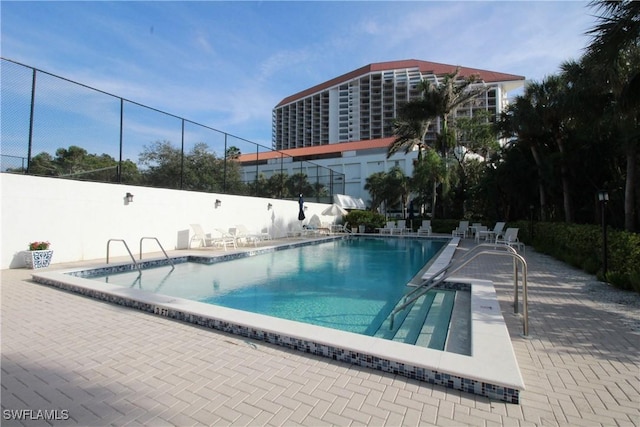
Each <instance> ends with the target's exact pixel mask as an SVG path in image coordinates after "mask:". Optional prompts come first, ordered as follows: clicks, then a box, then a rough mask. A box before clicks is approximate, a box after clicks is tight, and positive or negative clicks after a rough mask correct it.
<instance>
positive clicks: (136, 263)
mask: <svg viewBox="0 0 640 427" xmlns="http://www.w3.org/2000/svg"><path fill="white" fill-rule="evenodd" d="M145 239H153V240H155V241H156V242H157V243H158V246H160V249H161V250H162V253H163V254H164V257H165V258H166V259H167V261H169V264H171V269H174V268H175V265H174V264H173V261H172V260H171V258H169V255H167V251H165V250H164V248H163V247H162V244H160V241H159V240H158V238H157V237H143V238H141V239H140V260H142V241H143V240H145ZM111 242H122V243H123V244H124V247H125V249H126V250H127V252H128V253H129V257H131V261H133V265H134V266H135V267H136V268H137V269H138V272H140V274H142V270H141V269H140V264H138V262H137V261H136V259H135V258H134V256H133V254H132V253H131V250H130V249H129V245H127V242H126V241H125V240H124V239H109V240H108V241H107V264H109V247H110V246H111Z"/></svg>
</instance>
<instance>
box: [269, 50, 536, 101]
mask: <svg viewBox="0 0 640 427" xmlns="http://www.w3.org/2000/svg"><path fill="white" fill-rule="evenodd" d="M405 68H418V69H419V70H420V72H421V73H429V72H430V73H433V74H435V75H438V76H441V75H444V74H448V73H452V72H454V71H455V70H456V69H457V68H459V69H460V76H461V77H469V76H471V75H474V74H475V75H478V76H479V78H480V79H481V80H482V81H484V82H485V83H496V82H509V81H517V80H525V77H524V76H518V75H515V74H506V73H499V72H497V71H488V70H482V69H479V68H469V67H462V66H458V65H450V64H441V63H438V62H428V61H420V60H417V59H406V60H402V61H389V62H376V63H373V64H369V65H365V66H364V67H361V68H358V69H357V70H353V71H351V72H349V73H347V74H343V75H341V76H339V77H336V78H334V79H331V80H329V81H326V82H324V83H321V84H319V85H316V86H313V87H310V88H309V89H305V90H303V91H302V92H298V93H296V94H294V95H291V96H288V97H286V98H284V99H283V100H282V101H280V103H278V105H276V107H275V108H278V107H280V106H282V105H285V104H289V103H291V102H294V101H297V100H298V99H301V98H304V97H306V96H309V95H311V94H314V93H317V92H321V91H322V90H324V89H328V88H330V87H333V86H336V85H339V84H340V83H344V82H347V81H349V80H352V79H354V78H356V77H359V76H363V75H365V74H368V73H372V72H375V71H385V70H399V69H405Z"/></svg>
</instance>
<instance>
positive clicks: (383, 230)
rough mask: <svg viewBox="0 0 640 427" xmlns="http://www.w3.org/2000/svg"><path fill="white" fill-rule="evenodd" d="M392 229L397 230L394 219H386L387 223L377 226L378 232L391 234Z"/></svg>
mask: <svg viewBox="0 0 640 427" xmlns="http://www.w3.org/2000/svg"><path fill="white" fill-rule="evenodd" d="M393 230H397V228H396V222H395V221H387V225H385V226H384V227H382V228H378V232H379V233H380V234H393Z"/></svg>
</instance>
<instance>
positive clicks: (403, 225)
mask: <svg viewBox="0 0 640 427" xmlns="http://www.w3.org/2000/svg"><path fill="white" fill-rule="evenodd" d="M396 228H397V230H398V232H399V233H400V234H405V233H409V232H411V231H412V230H411V229H410V228H409V227H407V220H406V219H399V220H398V224H397V226H396Z"/></svg>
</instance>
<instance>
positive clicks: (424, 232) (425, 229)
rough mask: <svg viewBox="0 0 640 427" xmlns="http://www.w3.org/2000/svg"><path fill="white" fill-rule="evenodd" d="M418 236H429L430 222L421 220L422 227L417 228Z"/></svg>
mask: <svg viewBox="0 0 640 427" xmlns="http://www.w3.org/2000/svg"><path fill="white" fill-rule="evenodd" d="M418 236H431V220H430V219H423V220H422V225H420V228H418Z"/></svg>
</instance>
